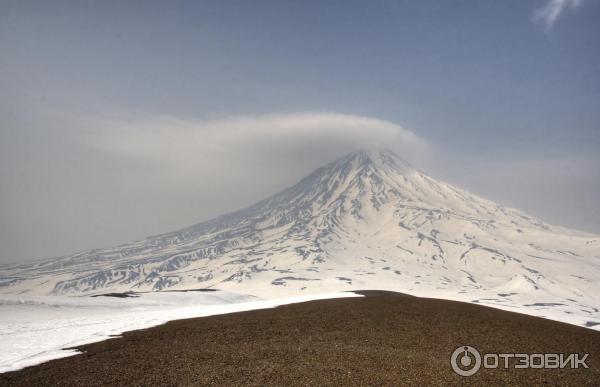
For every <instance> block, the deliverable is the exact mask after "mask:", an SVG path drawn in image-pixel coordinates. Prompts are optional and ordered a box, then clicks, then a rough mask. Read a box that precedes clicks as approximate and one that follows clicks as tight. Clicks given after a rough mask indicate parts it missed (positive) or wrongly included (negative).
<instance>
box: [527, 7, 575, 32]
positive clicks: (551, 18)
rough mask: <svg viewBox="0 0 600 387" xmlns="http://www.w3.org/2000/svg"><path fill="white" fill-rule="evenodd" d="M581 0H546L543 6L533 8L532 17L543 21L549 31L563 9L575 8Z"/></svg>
mask: <svg viewBox="0 0 600 387" xmlns="http://www.w3.org/2000/svg"><path fill="white" fill-rule="evenodd" d="M582 2H583V0H547V2H546V4H545V5H544V6H542V7H540V8H538V9H536V10H535V12H534V15H533V18H534V20H535V21H538V22H541V23H543V25H544V27H545V29H546V30H547V31H549V30H550V29H551V28H552V26H553V25H554V23H556V21H557V20H558V18H559V17H560V15H561V14H562V13H563V11H564V10H565V9H567V8H571V9H576V8H577V7H579V6H580V5H581V3H582Z"/></svg>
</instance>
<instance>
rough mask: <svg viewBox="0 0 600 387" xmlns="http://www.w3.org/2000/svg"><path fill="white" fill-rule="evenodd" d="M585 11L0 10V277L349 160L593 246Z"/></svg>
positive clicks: (390, 5)
mask: <svg viewBox="0 0 600 387" xmlns="http://www.w3.org/2000/svg"><path fill="white" fill-rule="evenodd" d="M599 38H600V1H594V0H587V1H586V0H535V1H522V0H515V1H497V0H489V1H485V0H478V1H475V0H473V1H446V0H440V1H422V0H419V1H417V0H413V1H400V0H397V1H356V2H352V1H348V0H344V1H281V0H279V1H223V0H219V1H190V2H176V1H161V2H151V1H139V2H135V1H126V2H123V1H120V2H112V1H89V2H88V1H69V2H62V1H39V2H30V1H24V0H17V1H7V0H3V1H0V262H9V261H16V262H18V261H26V260H31V259H36V258H45V257H50V256H56V255H62V254H68V253H73V252H76V251H79V250H83V249H88V248H94V247H103V246H110V245H114V244H117V243H122V242H126V241H129V240H132V239H136V238H140V237H144V236H147V235H151V234H157V233H161V232H167V231H172V230H175V229H178V228H181V227H184V226H187V225H190V224H193V223H196V222H199V221H201V220H206V219H208V218H210V217H213V216H215V215H218V214H220V213H222V212H224V211H231V210H235V209H238V208H240V207H244V206H246V205H249V204H251V203H253V202H255V201H257V200H259V199H262V198H264V197H266V196H268V195H270V194H272V193H275V192H276V191H278V190H280V189H282V188H284V187H285V186H288V185H290V184H293V183H294V182H295V181H296V180H298V179H299V178H301V177H302V176H303V175H304V174H306V173H307V172H309V171H310V170H311V169H313V168H315V167H318V166H319V165H321V164H323V163H325V162H327V161H330V160H332V159H335V158H337V157H338V156H340V155H341V154H343V153H345V152H348V151H351V150H353V149H354V148H357V147H367V146H379V145H381V144H386V145H387V146H389V147H392V148H395V149H397V150H398V151H399V152H400V153H401V154H402V155H403V156H404V157H405V158H407V159H408V160H409V161H412V162H413V163H415V164H416V165H417V166H419V167H421V168H422V169H424V170H426V171H428V172H430V174H432V175H433V176H434V177H437V178H441V179H443V180H446V181H449V182H451V183H454V184H456V185H459V186H462V187H463V188H466V189H468V190H471V191H473V192H475V193H477V194H480V195H481V196H484V197H486V198H489V199H492V200H495V201H497V202H499V203H501V204H504V205H508V206H513V207H517V208H520V209H522V210H524V211H526V212H528V213H530V214H532V215H535V216H537V217H540V218H541V219H543V220H545V221H548V222H550V223H554V224H560V225H564V226H569V227H574V228H578V229H582V230H587V231H590V232H595V233H600V200H599V199H600V194H599V192H600V42H599Z"/></svg>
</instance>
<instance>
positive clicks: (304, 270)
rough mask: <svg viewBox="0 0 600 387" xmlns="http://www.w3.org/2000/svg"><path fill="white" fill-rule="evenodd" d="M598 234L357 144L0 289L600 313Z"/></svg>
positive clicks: (33, 268) (7, 277) (46, 264)
mask: <svg viewBox="0 0 600 387" xmlns="http://www.w3.org/2000/svg"><path fill="white" fill-rule="evenodd" d="M599 283H600V237H598V236H594V235H590V234H586V233H581V232H577V231H570V230H567V229H564V228H561V227H555V226H550V225H548V224H546V223H543V222H541V221H539V220H537V219H535V218H532V217H530V216H528V215H526V214H524V213H522V212H520V211H517V210H514V209H510V208H506V207H503V206H500V205H498V204H495V203H493V202H490V201H488V200H485V199H482V198H479V197H477V196H475V195H472V194H470V193H468V192H466V191H464V190H462V189H459V188H456V187H453V186H451V185H449V184H446V183H443V182H440V181H437V180H435V179H433V178H431V177H429V176H427V175H426V174H424V173H423V172H421V171H420V170H418V169H417V168H415V167H413V166H412V165H410V164H409V163H407V162H406V161H404V160H402V159H401V158H400V157H399V156H397V155H396V154H394V153H393V152H391V151H389V150H377V151H358V152H355V153H351V154H349V155H346V156H344V157H342V158H340V159H338V160H336V161H334V162H332V163H330V164H327V165H325V166H323V167H321V168H319V169H317V170H316V171H314V172H313V173H311V174H310V175H308V176H306V177H305V178H304V179H302V180H301V181H300V182H299V183H297V184H296V185H294V186H293V187H290V188H288V189H286V190H284V191H282V192H280V193H278V194H276V195H274V196H272V197H270V198H267V199H265V200H263V201H261V202H259V203H257V204H255V205H253V206H251V207H249V208H246V209H244V210H241V211H238V212H234V213H231V214H227V215H223V216H220V217H218V218H215V219H213V220H209V221H207V222H202V223H199V224H196V225H194V226H191V227H188V228H185V229H182V230H179V231H176V232H172V233H168V234H163V235H158V236H153V237H149V238H146V239H143V240H140V241H136V242H132V243H128V244H124V245H121V246H118V247H115V248H106V249H97V250H91V251H87V252H83V253H79V254H75V255H72V256H66V257H60V258H55V259H49V260H45V261H40V262H36V263H33V264H28V265H20V266H16V267H9V268H4V269H3V270H1V271H0V292H3V293H45V294H73V295H82V294H99V293H107V292H120V291H151V290H163V289H194V288H218V289H228V290H234V291H237V292H245V293H251V294H254V295H258V296H262V297H273V296H276V295H284V294H285V295H290V294H302V293H307V292H311V293H315V292H324V291H338V290H352V289H387V290H395V291H400V292H404V293H410V294H415V295H421V296H430V297H439V298H448V299H456V300H463V301H469V302H478V303H484V304H487V305H491V306H495V307H499V308H504V309H509V310H517V311H521V312H524V313H529V314H534V315H543V316H547V317H550V318H554V319H557V320H563V321H570V322H575V323H577V324H581V325H589V326H592V325H594V324H595V323H600V313H599V311H598V306H599V305H600V289H599V285H598V284H599Z"/></svg>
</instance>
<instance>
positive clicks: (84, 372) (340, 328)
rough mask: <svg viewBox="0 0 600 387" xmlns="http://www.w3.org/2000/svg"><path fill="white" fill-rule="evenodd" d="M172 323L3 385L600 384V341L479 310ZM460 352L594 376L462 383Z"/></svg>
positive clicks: (532, 375)
mask: <svg viewBox="0 0 600 387" xmlns="http://www.w3.org/2000/svg"><path fill="white" fill-rule="evenodd" d="M364 294H366V295H367V297H365V298H347V299H332V300H321V301H311V302H306V303H302V304H293V305H286V306H281V307H278V308H275V309H265V310H256V311H249V312H241V313H234V314H228V315H222V316H212V317H203V318H196V319H188V320H178V321H172V322H169V323H167V324H165V325H161V326H158V327H155V328H150V329H145V330H139V331H134V332H129V333H126V334H124V335H123V337H121V338H115V339H111V340H106V341H103V342H100V343H95V344H90V345H85V346H82V347H80V348H79V349H80V350H81V351H83V352H84V353H83V354H81V355H77V356H73V357H69V358H64V359H58V360H53V361H50V362H48V363H45V364H41V365H38V366H34V367H29V368H26V369H24V370H21V371H16V372H10V373H5V374H0V385H3V386H4V385H8V386H10V385H14V386H47V385H48V386H50V385H52V386H106V385H131V386H140V385H161V386H169V385H219V386H228V385H257V386H259V385H260V386H262V385H278V386H283V385H303V386H304V385H319V386H321V385H331V386H338V385H406V384H412V385H416V384H419V385H447V384H452V385H455V384H475V385H480V386H481V385H488V384H494V385H498V384H502V385H529V386H531V385H541V384H550V385H573V386H582V385H596V386H598V385H600V332H596V331H592V330H590V329H585V328H579V327H576V326H572V325H568V324H562V323H558V322H553V321H549V320H544V319H540V318H535V317H529V316H525V315H521V314H516V313H510V312H505V311H500V310H497V309H491V308H487V307H483V306H479V305H473V304H467V303H459V302H453V301H444V300H434V299H427V298H417V297H411V296H406V295H402V294H398V293H389V292H375V291H369V292H364ZM459 345H471V346H473V347H475V348H477V349H479V350H480V351H481V352H483V353H492V352H500V353H544V352H545V353H553V352H563V353H571V352H574V353H589V354H590V355H589V356H588V358H587V361H586V363H587V364H588V366H589V367H590V368H589V369H577V370H575V369H563V370H559V369H547V370H544V369H510V370H504V369H484V368H482V369H481V370H480V371H479V372H478V373H477V374H475V375H474V376H471V377H461V376H458V375H456V374H455V373H454V372H453V371H452V369H451V367H450V355H451V353H452V352H453V351H454V349H455V348H456V347H458V346H459Z"/></svg>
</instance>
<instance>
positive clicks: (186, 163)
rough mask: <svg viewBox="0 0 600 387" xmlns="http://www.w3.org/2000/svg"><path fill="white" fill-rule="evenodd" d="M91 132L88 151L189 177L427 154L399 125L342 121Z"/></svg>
mask: <svg viewBox="0 0 600 387" xmlns="http://www.w3.org/2000/svg"><path fill="white" fill-rule="evenodd" d="M92 125H93V128H92V129H91V130H90V132H89V133H90V135H89V136H88V137H87V141H88V143H89V144H90V145H92V146H94V147H96V148H100V149H101V150H103V151H107V152H110V153H112V154H115V155H116V156H118V157H122V158H126V159H129V160H130V161H132V162H136V163H139V164H140V165H144V166H145V167H146V168H149V167H150V168H156V169H157V170H164V171H165V172H167V173H169V174H170V175H172V174H173V173H176V174H178V175H181V176H187V177H191V176H198V175H210V174H211V173H215V171H216V170H217V169H218V171H219V172H218V173H222V172H226V173H230V174H232V175H237V174H240V173H249V172H251V171H250V169H251V168H260V167H265V166H267V165H268V166H269V168H268V170H269V171H272V172H275V171H278V170H281V171H283V170H286V169H287V170H289V169H291V170H296V171H298V170H299V169H302V170H306V169H307V168H309V167H317V166H320V164H322V163H324V162H327V161H330V160H332V159H334V158H336V157H338V156H340V155H342V154H344V153H346V152H350V151H353V150H355V149H357V148H374V147H387V148H392V149H395V150H396V151H398V152H400V153H401V154H402V155H404V157H405V158H407V159H409V160H415V159H418V160H422V159H423V157H424V156H426V155H427V153H428V151H427V150H428V145H427V143H426V142H425V141H424V140H423V139H421V138H420V137H418V136H417V135H416V134H414V133H413V132H411V131H409V130H407V129H405V128H403V127H401V126H400V125H398V124H395V123H392V122H389V121H384V120H380V119H375V118H369V117H362V116H356V115H348V114H339V113H315V112H309V113H291V114H269V115H256V116H240V117H233V118H226V119H220V120H208V121H191V120H190V121H188V120H182V119H178V118H172V117H149V118H140V119H102V120H99V121H95V122H93V123H92ZM291 164H292V165H291ZM298 167H300V168H298ZM296 177H300V176H296Z"/></svg>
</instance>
